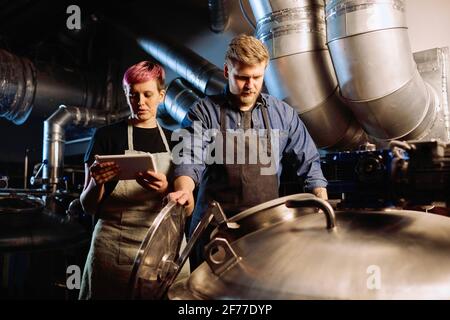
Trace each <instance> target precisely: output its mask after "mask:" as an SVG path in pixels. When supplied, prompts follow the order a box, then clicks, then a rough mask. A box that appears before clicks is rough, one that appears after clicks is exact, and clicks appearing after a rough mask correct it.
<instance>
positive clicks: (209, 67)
mask: <svg viewBox="0 0 450 320" xmlns="http://www.w3.org/2000/svg"><path fill="white" fill-rule="evenodd" d="M137 43H138V44H139V46H140V47H141V48H142V49H143V50H144V51H145V52H147V53H148V54H149V55H151V56H152V57H153V58H155V59H156V60H158V61H159V62H160V63H161V64H163V65H164V66H167V67H169V68H170V69H172V70H173V71H174V72H176V73H178V74H179V75H180V76H181V77H183V78H184V79H186V80H187V81H188V82H189V83H190V84H191V85H192V86H193V87H194V88H195V89H197V90H198V91H200V92H202V93H204V94H205V95H216V94H220V93H222V92H223V90H224V88H225V86H226V84H227V80H226V79H225V76H224V75H223V71H222V70H221V69H219V68H218V67H216V66H215V65H213V64H212V63H210V62H209V61H208V60H206V59H204V58H202V57H200V56H199V55H198V54H196V53H195V52H193V51H192V50H190V49H188V48H185V47H182V46H180V45H178V44H176V43H172V42H169V41H162V40H159V39H158V38H157V37H137Z"/></svg>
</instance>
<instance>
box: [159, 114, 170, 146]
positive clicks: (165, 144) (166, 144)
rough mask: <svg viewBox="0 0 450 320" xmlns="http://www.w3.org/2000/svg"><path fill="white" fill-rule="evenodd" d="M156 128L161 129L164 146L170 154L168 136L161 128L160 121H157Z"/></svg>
mask: <svg viewBox="0 0 450 320" xmlns="http://www.w3.org/2000/svg"><path fill="white" fill-rule="evenodd" d="M156 126H157V127H158V129H159V134H160V135H161V139H162V141H163V143H164V146H165V147H166V151H167V152H170V148H169V144H168V143H167V139H166V134H165V133H164V131H163V129H162V128H161V126H160V125H159V123H158V121H156Z"/></svg>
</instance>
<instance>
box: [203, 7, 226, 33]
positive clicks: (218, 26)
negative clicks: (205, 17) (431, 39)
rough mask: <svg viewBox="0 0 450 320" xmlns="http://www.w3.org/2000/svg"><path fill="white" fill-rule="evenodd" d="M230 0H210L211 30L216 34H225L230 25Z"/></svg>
mask: <svg viewBox="0 0 450 320" xmlns="http://www.w3.org/2000/svg"><path fill="white" fill-rule="evenodd" d="M229 6H230V3H229V1H228V0H208V10H209V28H210V29H211V31H213V32H215V33H222V32H224V31H225V30H226V29H227V28H228V25H229V23H230V8H229Z"/></svg>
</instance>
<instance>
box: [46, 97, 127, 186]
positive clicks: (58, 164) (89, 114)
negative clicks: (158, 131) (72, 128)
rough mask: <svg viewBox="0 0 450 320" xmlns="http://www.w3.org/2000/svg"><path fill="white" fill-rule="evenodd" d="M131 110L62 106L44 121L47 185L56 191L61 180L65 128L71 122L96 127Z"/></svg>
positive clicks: (125, 115) (114, 119) (121, 116)
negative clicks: (114, 110) (111, 110)
mask: <svg viewBox="0 0 450 320" xmlns="http://www.w3.org/2000/svg"><path fill="white" fill-rule="evenodd" d="M128 114H129V110H125V111H123V112H119V113H108V112H106V111H99V110H95V109H84V108H78V107H67V106H64V105H62V106H60V107H59V109H58V110H56V111H55V112H54V113H53V114H52V115H51V116H50V117H49V118H48V119H47V120H45V122H44V138H43V148H42V163H46V164H45V165H44V167H43V171H42V181H43V183H44V185H45V186H47V187H49V188H50V189H52V191H56V187H57V185H58V184H59V183H60V182H61V179H62V172H63V167H64V148H65V142H66V138H65V130H66V127H67V126H68V125H69V124H73V125H76V126H80V127H94V126H99V125H106V124H108V123H111V122H114V121H118V120H121V119H123V118H126V117H127V116H128Z"/></svg>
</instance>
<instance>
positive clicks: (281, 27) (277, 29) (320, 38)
mask: <svg viewBox="0 0 450 320" xmlns="http://www.w3.org/2000/svg"><path fill="white" fill-rule="evenodd" d="M250 5H251V7H252V11H253V14H254V16H255V18H256V20H257V21H258V23H257V28H256V36H257V37H258V38H259V39H260V40H261V41H262V42H264V44H265V45H266V46H267V48H268V49H269V52H270V57H271V61H270V63H269V66H268V68H267V71H266V75H265V82H266V87H267V89H268V90H269V92H270V93H271V94H272V95H274V96H275V97H277V98H279V99H282V100H284V101H286V102H287V103H289V104H290V105H291V106H292V107H293V108H294V109H296V110H297V112H298V113H299V116H300V118H301V119H302V121H303V122H304V123H305V125H306V127H307V128H308V131H309V133H310V134H311V136H312V138H313V139H314V141H315V142H316V144H317V145H318V146H319V147H321V148H329V149H347V148H354V147H358V146H359V145H360V144H362V143H364V142H365V141H366V135H365V133H364V131H363V130H362V128H361V127H360V125H359V124H358V123H357V121H356V120H355V119H354V117H353V116H352V114H351V112H349V110H348V109H347V108H346V107H345V105H344V104H343V103H342V102H341V100H340V97H339V90H338V83H337V79H336V76H335V73H334V70H333V65H332V62H331V58H330V54H329V51H328V48H327V46H326V25H325V15H324V2H323V0H250Z"/></svg>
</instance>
